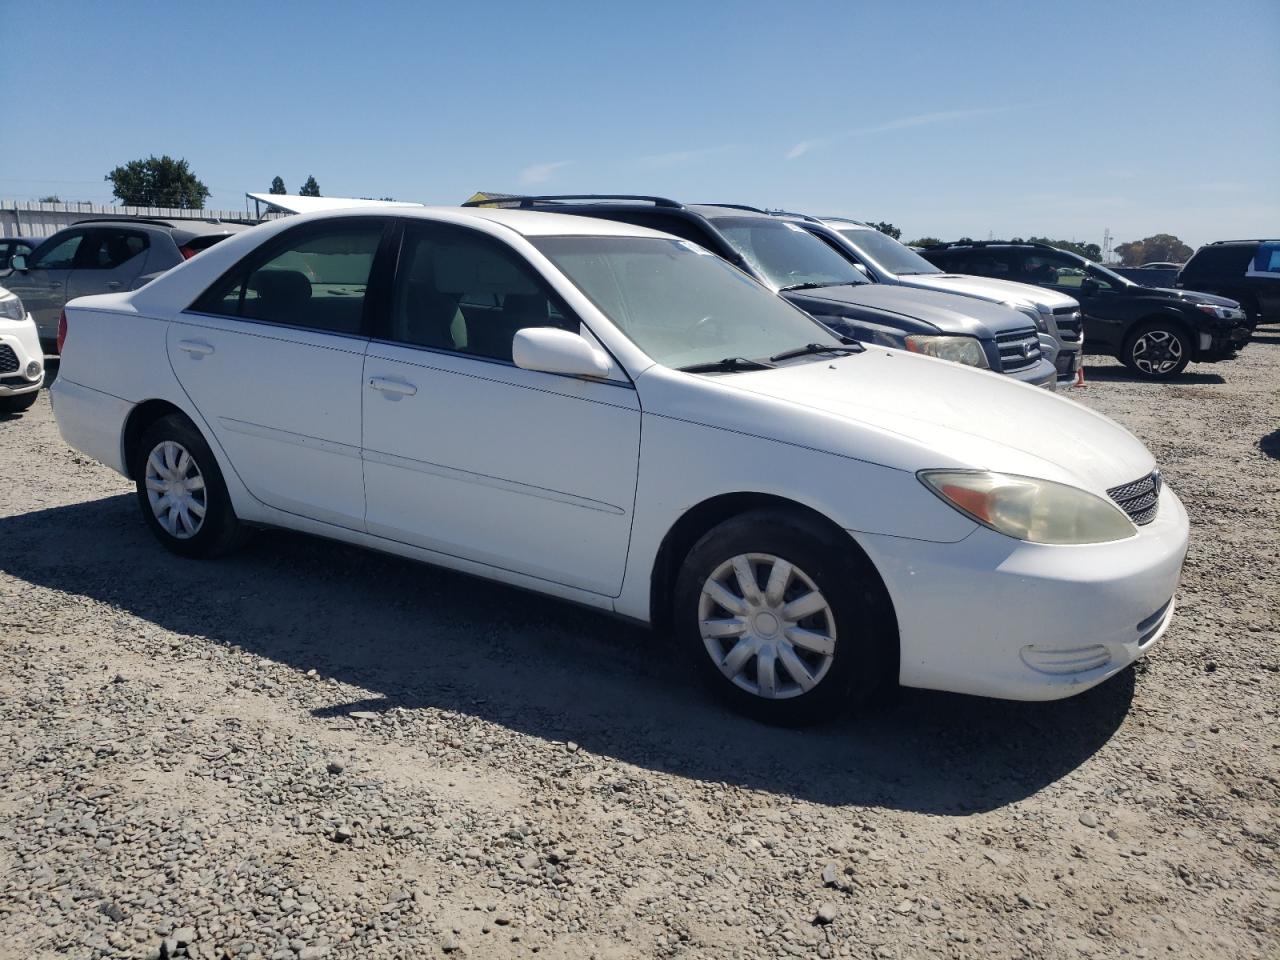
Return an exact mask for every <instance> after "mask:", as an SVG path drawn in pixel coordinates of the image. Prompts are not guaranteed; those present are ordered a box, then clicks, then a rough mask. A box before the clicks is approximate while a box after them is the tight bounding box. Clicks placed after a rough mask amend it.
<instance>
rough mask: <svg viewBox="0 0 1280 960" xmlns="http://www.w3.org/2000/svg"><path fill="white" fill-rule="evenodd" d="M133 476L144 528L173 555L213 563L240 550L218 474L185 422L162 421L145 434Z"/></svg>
mask: <svg viewBox="0 0 1280 960" xmlns="http://www.w3.org/2000/svg"><path fill="white" fill-rule="evenodd" d="M133 475H134V482H135V484H136V485H137V491H138V504H139V506H140V507H141V509H142V516H143V518H144V519H145V520H146V522H147V526H148V527H150V528H151V532H152V533H153V534H155V536H156V539H157V540H159V541H160V542H161V543H162V544H164V545H165V546H166V547H167V548H168V549H170V550H172V551H173V552H174V553H177V554H181V555H182V556H184V557H213V556H217V555H218V554H221V553H226V552H227V551H228V550H231V549H233V548H234V547H235V546H237V545H238V544H239V542H240V540H241V532H242V528H241V524H240V521H239V519H237V517H236V514H235V510H234V509H232V506H231V498H230V497H229V496H228V495H227V487H226V484H225V483H224V481H223V479H222V472H221V471H220V470H219V469H218V463H217V461H216V460H215V459H214V457H213V452H212V451H211V450H210V449H209V445H208V444H207V443H205V440H204V437H202V436H201V435H200V431H198V430H197V429H196V428H195V426H194V425H193V424H192V423H191V421H189V420H188V419H187V418H186V417H182V416H178V415H171V416H167V417H162V418H161V419H159V420H157V421H156V422H155V423H153V424H152V425H151V426H149V427H148V428H147V429H146V430H145V431H143V434H142V437H141V439H140V440H139V442H138V445H137V449H136V450H135V451H134V460H133Z"/></svg>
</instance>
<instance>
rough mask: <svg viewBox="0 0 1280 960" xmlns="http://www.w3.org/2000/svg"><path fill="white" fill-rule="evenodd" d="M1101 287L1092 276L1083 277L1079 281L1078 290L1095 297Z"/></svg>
mask: <svg viewBox="0 0 1280 960" xmlns="http://www.w3.org/2000/svg"><path fill="white" fill-rule="evenodd" d="M1101 289H1102V287H1101V285H1100V284H1099V283H1098V281H1097V280H1095V279H1093V277H1085V278H1084V279H1083V280H1081V281H1080V292H1081V293H1083V294H1084V295H1085V296H1086V297H1096V296H1097V295H1098V291H1099V290H1101Z"/></svg>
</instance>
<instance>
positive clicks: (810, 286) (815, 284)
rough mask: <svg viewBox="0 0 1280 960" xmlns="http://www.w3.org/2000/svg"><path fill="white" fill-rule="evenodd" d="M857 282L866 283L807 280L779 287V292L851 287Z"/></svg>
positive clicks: (862, 281) (863, 281)
mask: <svg viewBox="0 0 1280 960" xmlns="http://www.w3.org/2000/svg"><path fill="white" fill-rule="evenodd" d="M859 283H866V281H865V280H809V281H807V282H805V283H793V284H791V285H790V286H787V287H779V288H778V292H779V293H785V292H786V291H788V290H817V289H818V288H819V287H853V286H857V285H858V284H859Z"/></svg>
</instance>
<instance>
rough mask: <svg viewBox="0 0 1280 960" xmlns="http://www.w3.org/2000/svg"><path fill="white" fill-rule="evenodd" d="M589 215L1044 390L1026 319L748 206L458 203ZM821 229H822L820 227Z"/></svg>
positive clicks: (835, 322) (819, 313) (876, 338)
mask: <svg viewBox="0 0 1280 960" xmlns="http://www.w3.org/2000/svg"><path fill="white" fill-rule="evenodd" d="M496 205H501V206H504V207H514V206H518V207H519V208H520V209H525V210H541V211H544V212H552V213H570V214H575V215H577V216H589V217H599V218H603V219H607V220H616V221H619V222H622V223H632V224H635V225H637V226H641V227H649V228H651V229H654V230H661V231H663V232H664V233H669V234H671V235H673V236H676V237H681V238H683V239H685V240H689V241H691V242H693V243H696V244H698V245H699V246H700V247H703V248H705V249H707V250H710V251H711V252H712V253H715V254H718V255H719V256H721V257H723V258H724V259H726V260H728V261H729V262H730V263H732V264H733V265H734V266H736V267H738V268H739V269H741V270H743V271H744V272H746V273H747V274H748V275H749V276H751V277H753V278H754V279H756V280H758V281H759V282H761V283H763V284H764V285H765V286H767V287H769V288H770V289H771V290H774V291H777V292H778V293H780V294H781V295H782V296H783V297H785V298H786V299H787V300H789V301H790V302H792V303H794V304H795V305H796V306H798V307H799V308H800V309H802V310H804V311H805V312H806V313H808V314H809V315H810V316H812V317H816V318H817V319H818V320H819V321H821V322H822V323H824V324H825V325H826V326H827V327H829V328H830V329H832V330H834V331H835V332H836V333H837V334H838V335H840V336H844V337H850V338H852V339H855V340H859V341H861V342H864V343H878V344H881V345H884V346H891V347H897V348H899V349H905V350H909V351H911V352H913V353H923V354H926V355H928V356H934V357H939V358H941V359H944V360H952V361H954V362H956V363H963V364H968V365H969V366H976V367H980V368H982V369H984V370H992V371H995V372H996V373H1003V374H1005V375H1007V376H1011V377H1013V378H1014V379H1016V380H1021V381H1023V382H1024V383H1031V384H1033V385H1035V386H1039V387H1047V388H1049V389H1053V388H1054V386H1055V380H1056V378H1055V371H1054V366H1053V363H1052V361H1051V360H1047V359H1045V357H1044V353H1043V350H1042V349H1041V346H1040V340H1039V337H1038V335H1037V333H1036V328H1035V327H1034V326H1033V325H1032V323H1030V322H1029V321H1028V318H1027V317H1025V316H1024V315H1022V314H1020V313H1018V312H1017V311H1016V310H1011V309H1009V308H1007V307H1003V306H1000V305H999V304H990V303H981V302H979V301H976V300H973V299H970V298H965V297H958V296H955V295H953V294H944V293H939V292H936V291H931V290H909V289H905V288H895V287H890V286H879V285H876V284H874V283H871V282H869V278H868V277H866V276H865V275H863V274H862V273H861V272H860V271H859V270H857V269H855V268H854V266H853V265H852V264H851V263H850V262H849V259H848V258H847V257H846V256H844V255H843V254H842V253H837V252H836V251H835V250H833V249H832V245H831V243H830V241H828V242H823V241H822V240H820V239H818V238H817V237H814V236H812V235H811V234H810V233H809V231H807V230H805V229H803V228H802V227H801V226H800V225H798V224H796V223H790V222H787V221H784V220H779V219H778V218H776V217H773V216H770V215H769V214H767V213H765V212H764V211H762V210H757V209H755V208H754V207H744V206H739V205H733V204H698V205H686V204H682V203H677V202H676V201H674V200H668V199H665V198H663V197H634V196H601V195H596V196H587V197H568V196H554V197H551V196H540V197H503V198H501V199H498V200H480V201H475V202H472V203H468V204H464V206H467V207H493V206H496ZM822 229H825V228H822Z"/></svg>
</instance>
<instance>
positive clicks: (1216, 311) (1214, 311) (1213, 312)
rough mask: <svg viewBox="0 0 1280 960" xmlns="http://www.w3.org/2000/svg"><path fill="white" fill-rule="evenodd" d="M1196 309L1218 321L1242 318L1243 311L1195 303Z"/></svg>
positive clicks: (1211, 304)
mask: <svg viewBox="0 0 1280 960" xmlns="http://www.w3.org/2000/svg"><path fill="white" fill-rule="evenodd" d="M1196 309H1197V310H1199V311H1200V312H1201V313H1207V314H1208V315H1209V316H1211V317H1217V318H1218V319H1219V320H1236V319H1239V318H1240V317H1243V316H1244V311H1242V310H1238V309H1236V308H1235V307H1223V306H1219V305H1218V304H1214V303H1197V304H1196Z"/></svg>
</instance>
